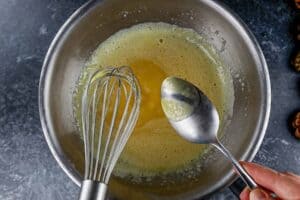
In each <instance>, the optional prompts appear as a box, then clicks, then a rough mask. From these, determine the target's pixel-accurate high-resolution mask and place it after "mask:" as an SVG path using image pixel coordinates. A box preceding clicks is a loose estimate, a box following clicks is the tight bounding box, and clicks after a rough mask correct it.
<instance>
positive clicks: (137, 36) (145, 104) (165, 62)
mask: <svg viewBox="0 0 300 200" xmlns="http://www.w3.org/2000/svg"><path fill="white" fill-rule="evenodd" d="M212 52H213V51H212V50H211V49H210V47H209V46H207V45H206V44H205V42H204V41H203V38H201V36H200V35H198V34H197V33H196V32H195V31H193V30H191V29H185V28H180V27H178V26H175V25H170V24H166V23H144V24H139V25H135V26H133V27H131V28H128V29H124V30H121V31H119V32H117V33H115V34H114V35H112V36H111V37H110V38H108V39H107V40H106V41H104V42H103V43H101V44H100V46H99V47H98V48H97V49H96V50H95V52H94V53H93V55H92V56H91V58H90V60H89V62H88V63H87V66H86V67H85V68H84V71H85V72H86V73H88V71H87V70H88V69H89V68H94V67H105V66H130V67H131V68H132V70H133V72H134V74H135V75H136V77H137V78H138V80H139V83H140V87H141V93H142V101H141V109H140V115H139V119H138V122H137V125H136V127H135V129H134V131H133V133H132V135H131V137H130V138H129V140H128V143H127V145H126V146H125V149H124V151H123V152H122V154H121V157H120V159H119V162H118V163H117V165H116V168H115V170H114V175H115V176H131V177H152V176H155V175H157V174H170V173H174V172H177V171H181V170H183V169H185V168H186V167H188V166H189V165H191V163H193V162H196V161H197V160H199V158H200V157H201V155H202V153H203V152H204V150H205V147H206V146H204V145H198V144H191V143H189V142H187V141H185V140H184V139H182V138H181V137H179V136H178V135H177V134H176V133H175V131H174V130H173V128H172V127H171V126H170V124H169V123H168V121H167V119H166V117H165V116H164V114H163V111H162V108H161V103H160V87H161V83H162V81H163V80H164V79H165V78H166V77H168V76H178V77H181V78H184V79H186V80H188V81H190V82H192V83H194V84H195V85H197V86H198V87H199V88H200V89H201V90H202V91H203V92H204V93H205V94H206V95H207V96H208V97H209V98H210V99H211V100H212V102H213V103H214V104H215V106H216V107H217V109H218V111H219V114H220V116H221V119H222V118H223V116H224V113H225V114H226V112H227V110H228V107H229V106H228V103H227V102H226V101H227V100H226V98H227V97H226V94H225V92H224V91H225V89H224V87H225V85H226V84H227V82H228V80H229V78H228V77H229V76H228V73H227V72H226V70H224V69H223V68H222V67H221V65H220V62H218V60H217V59H216V56H215V55H214V54H213V53H212ZM79 86H80V84H79ZM80 90H82V89H80V88H78V91H80ZM77 94H80V93H77ZM75 112H77V113H78V112H79V111H75ZM77 116H79V114H78V115H77Z"/></svg>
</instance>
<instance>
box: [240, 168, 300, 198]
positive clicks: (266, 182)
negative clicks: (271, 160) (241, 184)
mask: <svg viewBox="0 0 300 200" xmlns="http://www.w3.org/2000/svg"><path fill="white" fill-rule="evenodd" d="M241 164H242V165H243V167H244V168H245V169H246V171H247V172H248V173H249V174H250V176H251V177H252V178H253V179H254V180H255V182H256V183H257V184H258V185H259V186H260V187H261V188H258V189H254V190H252V191H250V189H249V188H245V189H244V190H243V192H242V193H241V194H240V199H241V200H271V199H276V198H272V197H271V195H270V193H274V194H276V195H277V196H278V198H277V199H283V200H300V176H298V175H295V174H293V173H289V172H288V173H280V172H277V171H274V170H272V169H270V168H267V167H264V166H261V165H258V164H254V163H248V162H241Z"/></svg>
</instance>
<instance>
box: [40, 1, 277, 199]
mask: <svg viewBox="0 0 300 200" xmlns="http://www.w3.org/2000/svg"><path fill="white" fill-rule="evenodd" d="M197 1H200V2H203V3H205V4H206V5H208V6H209V7H212V8H213V9H215V10H216V11H217V12H218V13H220V14H222V15H223V16H224V17H225V18H227V19H228V20H230V22H231V23H232V24H234V26H235V27H236V29H238V30H239V33H240V34H241V36H242V37H243V39H244V40H245V41H246V43H247V46H248V47H249V48H250V50H251V53H252V54H253V55H252V56H253V57H254V59H255V61H256V66H258V65H260V67H261V69H260V70H261V73H259V78H260V81H261V83H260V87H261V90H262V91H263V93H264V95H262V100H261V102H262V104H263V105H262V107H261V112H260V117H259V120H258V122H257V126H256V130H255V133H257V136H256V138H255V139H253V140H252V141H251V143H250V144H249V147H248V149H247V150H246V151H245V152H244V153H243V156H242V160H247V161H251V160H253V159H254V157H255V155H256V153H257V152H258V150H259V148H260V146H261V144H262V141H263V139H264V136H265V133H266V129H267V126H268V122H269V117H270V110H271V82H270V77H269V71H268V66H267V62H266V60H265V57H264V55H263V52H262V50H261V48H260V45H259V43H258V41H257V40H256V38H255V36H254V35H253V33H252V32H251V31H250V29H249V28H248V27H247V25H246V24H245V23H244V22H243V21H242V19H241V18H240V17H239V16H238V15H237V14H235V13H234V12H233V11H232V10H231V9H230V8H228V6H227V5H225V4H224V3H222V2H219V1H218V2H217V1H215V0H197ZM102 2H103V1H97V0H89V1H87V2H86V3H84V4H83V5H82V6H81V7H79V8H78V9H77V10H76V11H75V12H74V13H73V14H72V15H71V16H70V17H69V18H68V19H67V20H66V22H65V23H64V24H63V25H62V26H61V28H60V29H59V30H58V32H57V34H56V35H55V37H54V39H53V40H52V42H51V44H50V46H49V49H48V51H47V54H46V56H45V59H44V62H43V66H42V70H41V75H40V81H39V91H38V92H39V94H38V105H39V115H40V120H41V126H42V130H43V134H44V137H45V139H46V142H47V145H48V147H49V149H50V151H51V154H52V155H53V157H54V159H55V160H56V162H57V163H58V164H59V166H60V167H61V168H62V169H63V171H64V172H65V173H66V174H67V175H68V177H69V178H70V179H71V180H72V181H73V182H74V183H75V184H76V185H78V186H80V185H81V178H80V176H79V174H78V173H77V172H76V171H75V170H72V168H70V167H69V166H68V163H69V162H68V160H67V159H66V158H65V156H64V155H61V153H60V152H59V151H58V150H57V146H55V142H54V141H53V137H52V136H51V135H53V134H54V133H52V132H51V128H50V126H49V124H48V117H47V109H48V108H46V102H45V101H46V97H45V96H44V94H45V85H46V81H47V75H48V72H49V68H50V66H51V60H52V57H53V55H54V54H55V52H56V48H57V47H58V46H59V44H60V42H61V39H62V38H63V37H64V34H65V33H67V32H68V30H69V29H70V28H71V27H72V26H73V25H74V24H76V22H78V21H80V19H81V18H82V17H84V16H85V14H87V13H88V12H89V11H91V10H92V9H93V8H95V7H96V6H97V5H99V4H101V3H102ZM257 63H258V64H257ZM236 179H237V175H235V174H234V171H233V170H231V171H230V172H229V173H228V174H227V175H226V176H224V177H223V179H222V180H221V181H220V182H219V183H218V184H216V185H215V187H212V188H211V189H210V190H207V191H206V192H205V193H203V194H202V193H201V194H200V193H199V196H206V195H209V194H211V193H213V192H215V191H218V190H220V189H222V188H225V187H227V186H229V185H231V184H232V183H233V182H234V181H235V180H236Z"/></svg>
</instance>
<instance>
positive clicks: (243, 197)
mask: <svg viewBox="0 0 300 200" xmlns="http://www.w3.org/2000/svg"><path fill="white" fill-rule="evenodd" d="M249 194H250V189H249V188H248V187H245V189H244V190H243V191H242V192H241V194H240V199H241V200H249Z"/></svg>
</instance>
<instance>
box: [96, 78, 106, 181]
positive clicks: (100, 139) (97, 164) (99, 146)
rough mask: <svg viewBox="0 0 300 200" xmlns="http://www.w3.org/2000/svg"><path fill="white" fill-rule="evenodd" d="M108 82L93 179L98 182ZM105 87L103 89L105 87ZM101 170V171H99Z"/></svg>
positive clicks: (104, 95)
mask: <svg viewBox="0 0 300 200" xmlns="http://www.w3.org/2000/svg"><path fill="white" fill-rule="evenodd" d="M108 82H109V80H108V79H107V80H105V82H104V86H105V88H104V94H103V104H102V110H103V112H102V113H101V120H100V127H99V136H98V137H99V138H98V145H97V155H96V164H95V170H94V176H93V179H94V180H96V178H97V172H98V169H99V157H100V149H101V144H102V133H103V130H104V126H105V123H104V122H105V115H106V103H107V101H108V99H107V98H106V97H107V90H108ZM104 86H103V87H104ZM99 170H100V169H99Z"/></svg>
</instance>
